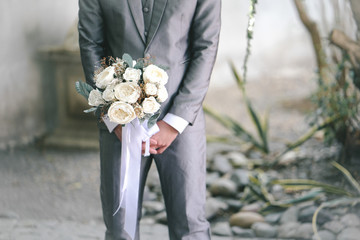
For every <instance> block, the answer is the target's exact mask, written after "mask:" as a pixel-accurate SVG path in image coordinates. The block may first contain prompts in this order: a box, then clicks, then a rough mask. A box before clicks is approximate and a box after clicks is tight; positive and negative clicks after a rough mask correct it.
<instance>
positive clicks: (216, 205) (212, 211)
mask: <svg viewBox="0 0 360 240" xmlns="http://www.w3.org/2000/svg"><path fill="white" fill-rule="evenodd" d="M227 209H228V206H227V204H226V203H224V202H222V201H220V200H218V199H216V198H208V199H207V200H206V205H205V213H206V219H211V218H213V217H215V216H216V215H217V214H218V213H220V212H221V211H225V210H227Z"/></svg>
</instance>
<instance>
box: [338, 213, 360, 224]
mask: <svg viewBox="0 0 360 240" xmlns="http://www.w3.org/2000/svg"><path fill="white" fill-rule="evenodd" d="M340 221H341V223H342V224H343V225H345V226H346V227H360V219H359V217H358V216H356V215H355V214H353V213H349V214H346V215H344V216H343V217H342V218H341V220H340Z"/></svg>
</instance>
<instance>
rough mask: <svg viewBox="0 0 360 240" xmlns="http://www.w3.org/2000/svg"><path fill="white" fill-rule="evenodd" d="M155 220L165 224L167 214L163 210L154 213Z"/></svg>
mask: <svg viewBox="0 0 360 240" xmlns="http://www.w3.org/2000/svg"><path fill="white" fill-rule="evenodd" d="M155 221H156V222H158V223H161V224H167V214H166V212H165V211H163V212H160V213H158V214H156V216H155Z"/></svg>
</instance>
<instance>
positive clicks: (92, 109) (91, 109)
mask: <svg viewBox="0 0 360 240" xmlns="http://www.w3.org/2000/svg"><path fill="white" fill-rule="evenodd" d="M96 110H97V107H92V108H89V109H86V110H84V113H91V112H94V111H96Z"/></svg>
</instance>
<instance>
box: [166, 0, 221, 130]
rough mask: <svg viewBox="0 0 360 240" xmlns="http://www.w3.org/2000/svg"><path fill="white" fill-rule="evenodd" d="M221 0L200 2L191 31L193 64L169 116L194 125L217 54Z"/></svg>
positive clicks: (201, 0)
mask: <svg viewBox="0 0 360 240" xmlns="http://www.w3.org/2000/svg"><path fill="white" fill-rule="evenodd" d="M220 11H221V0H198V3H197V6H196V10H195V15H194V18H193V21H192V26H191V30H190V48H191V49H190V50H191V61H190V63H189V66H188V69H187V71H186V74H185V76H184V78H183V80H182V83H181V86H180V88H179V91H178V93H177V95H176V97H175V98H174V102H173V104H172V107H171V108H170V110H169V112H170V113H172V114H175V115H176V116H179V117H182V118H183V119H185V120H186V121H188V122H189V123H190V124H192V123H193V122H194V120H195V118H196V115H197V113H198V112H199V110H200V109H201V107H202V102H203V100H204V98H205V95H206V92H207V90H208V86H209V81H210V76H211V72H212V69H213V66H214V63H215V58H216V54H217V48H218V41H219V33H220Z"/></svg>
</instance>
